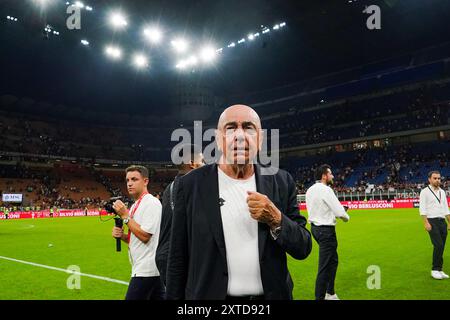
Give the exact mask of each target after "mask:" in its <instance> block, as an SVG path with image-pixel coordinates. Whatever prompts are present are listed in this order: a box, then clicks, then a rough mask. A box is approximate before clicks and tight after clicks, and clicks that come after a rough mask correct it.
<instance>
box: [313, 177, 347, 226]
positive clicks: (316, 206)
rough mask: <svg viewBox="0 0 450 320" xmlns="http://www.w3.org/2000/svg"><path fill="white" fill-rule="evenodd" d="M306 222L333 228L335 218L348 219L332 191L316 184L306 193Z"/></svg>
mask: <svg viewBox="0 0 450 320" xmlns="http://www.w3.org/2000/svg"><path fill="white" fill-rule="evenodd" d="M306 210H307V211H308V221H309V222H310V223H313V224H314V225H316V226H335V225H336V218H341V217H345V218H347V220H349V219H350V217H349V216H348V214H347V212H345V209H344V207H343V206H342V204H341V203H340V202H339V200H338V198H337V197H336V195H335V194H334V191H333V189H331V188H330V187H329V186H326V185H324V184H323V183H322V182H316V183H315V184H313V185H312V186H311V187H310V188H309V189H308V190H307V191H306Z"/></svg>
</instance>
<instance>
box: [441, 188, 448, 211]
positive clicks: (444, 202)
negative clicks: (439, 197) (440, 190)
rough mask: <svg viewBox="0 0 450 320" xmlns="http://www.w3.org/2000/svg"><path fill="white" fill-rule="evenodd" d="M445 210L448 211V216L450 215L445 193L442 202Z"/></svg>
mask: <svg viewBox="0 0 450 320" xmlns="http://www.w3.org/2000/svg"><path fill="white" fill-rule="evenodd" d="M442 204H443V205H444V208H445V209H447V215H450V208H449V207H448V201H447V194H446V193H445V191H444V201H442Z"/></svg>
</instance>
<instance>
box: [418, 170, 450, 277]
mask: <svg viewBox="0 0 450 320" xmlns="http://www.w3.org/2000/svg"><path fill="white" fill-rule="evenodd" d="M428 182H429V185H428V186H427V187H426V188H424V189H423V190H422V191H421V192H420V206H419V212H420V215H421V216H422V219H423V222H424V225H425V230H426V231H428V234H429V235H430V239H431V243H432V244H433V248H434V249H433V266H432V269H431V276H432V277H433V278H434V279H437V280H441V279H447V278H448V277H449V276H448V275H447V274H445V273H444V272H443V271H442V266H443V264H444V259H443V255H444V249H445V241H446V239H447V228H450V212H449V209H448V203H447V196H446V194H445V191H444V190H442V189H441V188H440V187H439V186H440V185H441V174H440V173H439V171H431V172H430V173H428ZM445 218H447V221H448V222H449V225H448V226H447V223H446V222H445Z"/></svg>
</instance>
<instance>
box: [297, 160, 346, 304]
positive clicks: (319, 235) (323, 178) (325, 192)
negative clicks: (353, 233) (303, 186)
mask: <svg viewBox="0 0 450 320" xmlns="http://www.w3.org/2000/svg"><path fill="white" fill-rule="evenodd" d="M333 178H334V176H333V174H332V172H331V167H330V166H329V165H327V164H323V165H321V166H319V167H318V168H317V169H316V172H315V179H316V180H317V182H316V183H315V184H314V185H313V186H311V187H310V188H309V189H308V191H306V209H307V211H308V221H309V222H310V223H311V233H312V235H313V237H314V239H315V240H316V242H317V243H318V245H319V271H318V273H317V278H316V289H315V295H316V300H324V299H326V300H338V297H337V295H336V293H335V291H334V282H335V279H336V272H337V267H338V254H337V238H336V230H335V225H336V218H340V219H342V220H343V221H345V222H347V221H348V220H349V219H350V217H349V216H348V214H347V213H346V209H345V208H344V207H343V206H342V204H341V203H340V202H339V200H338V198H337V197H336V195H335V194H334V192H333V189H331V188H330V187H329V185H330V184H332V183H333Z"/></svg>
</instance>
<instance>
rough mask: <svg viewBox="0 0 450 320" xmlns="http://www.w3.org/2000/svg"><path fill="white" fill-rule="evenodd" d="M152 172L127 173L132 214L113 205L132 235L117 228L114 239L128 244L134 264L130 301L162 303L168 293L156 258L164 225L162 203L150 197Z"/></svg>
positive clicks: (135, 170) (134, 168) (134, 169)
mask: <svg viewBox="0 0 450 320" xmlns="http://www.w3.org/2000/svg"><path fill="white" fill-rule="evenodd" d="M148 178H149V175H148V170H147V168H146V167H143V166H131V167H128V168H127V169H126V182H127V189H128V193H129V194H130V196H131V197H132V198H133V199H134V200H135V202H134V204H133V205H132V206H131V208H130V210H128V209H127V207H126V206H125V204H124V203H123V202H122V201H120V200H117V201H115V202H114V204H113V208H114V210H115V212H116V213H117V214H118V215H119V216H120V217H121V218H122V219H123V223H124V224H126V225H128V234H124V232H123V228H118V227H114V228H113V232H112V236H113V237H114V238H120V239H122V241H124V242H126V243H128V254H129V259H130V263H131V281H130V285H129V286H128V291H127V294H126V297H125V299H126V300H162V299H163V297H164V292H163V289H162V285H161V279H160V275H159V271H158V268H157V267H156V262H155V255H156V248H157V247H158V239H159V231H160V224H161V211H162V206H161V202H160V201H159V200H158V199H156V198H155V197H154V196H152V195H151V194H149V193H148V191H147V185H148V181H149V179H148Z"/></svg>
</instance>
